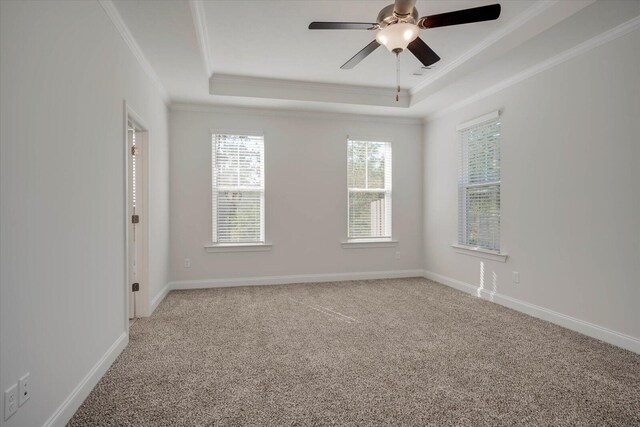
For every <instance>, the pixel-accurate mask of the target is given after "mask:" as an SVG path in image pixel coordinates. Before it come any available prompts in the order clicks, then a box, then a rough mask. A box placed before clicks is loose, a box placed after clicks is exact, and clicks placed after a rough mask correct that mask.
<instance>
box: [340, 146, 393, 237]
mask: <svg viewBox="0 0 640 427" xmlns="http://www.w3.org/2000/svg"><path fill="white" fill-rule="evenodd" d="M347 182H348V184H347V185H348V192H349V201H348V240H371V239H390V238H391V143H389V142H375V141H360V140H354V139H349V140H348V154H347Z"/></svg>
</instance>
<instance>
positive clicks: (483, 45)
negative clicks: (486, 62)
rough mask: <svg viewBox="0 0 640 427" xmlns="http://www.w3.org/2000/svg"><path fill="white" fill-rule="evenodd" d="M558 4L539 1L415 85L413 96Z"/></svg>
mask: <svg viewBox="0 0 640 427" xmlns="http://www.w3.org/2000/svg"><path fill="white" fill-rule="evenodd" d="M556 3H557V0H551V1H550V0H547V1H537V2H536V3H534V4H533V6H531V7H529V8H528V9H526V10H525V11H524V12H522V13H521V14H520V15H518V16H517V17H516V18H515V19H514V20H513V21H511V22H510V23H508V24H507V25H506V26H505V27H503V28H500V29H498V30H496V31H495V32H493V33H492V34H490V35H489V36H488V37H487V38H485V39H484V40H482V41H481V42H480V43H478V44H476V45H474V46H473V47H472V48H471V49H469V50H468V51H466V52H465V53H463V54H462V55H460V56H459V57H457V58H456V59H454V60H453V61H451V62H450V63H448V64H447V65H445V66H444V67H442V68H438V69H436V71H435V72H434V73H433V74H430V75H429V77H428V78H426V79H425V80H423V81H421V82H420V83H418V84H416V85H414V86H413V87H412V88H411V95H412V96H413V95H415V94H417V92H419V91H420V90H422V89H424V88H425V87H427V86H429V85H430V84H432V83H433V82H435V81H436V80H438V79H440V78H441V77H443V76H445V75H447V74H448V73H450V72H451V71H453V70H454V69H456V68H458V67H459V66H460V65H462V64H464V63H465V62H467V61H468V60H470V59H471V58H473V57H474V56H476V55H478V54H480V53H482V51H484V50H485V49H487V48H488V47H490V46H491V45H493V44H495V43H497V42H498V41H499V40H501V39H502V38H504V37H505V36H507V35H509V34H511V33H512V32H514V31H515V30H517V29H518V28H520V27H522V26H524V25H525V24H527V23H528V22H529V21H531V20H532V19H533V18H535V17H536V16H538V15H540V14H541V13H542V12H544V11H546V10H548V9H550V8H551V7H553V6H554V5H555V4H556Z"/></svg>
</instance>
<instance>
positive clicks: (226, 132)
mask: <svg viewBox="0 0 640 427" xmlns="http://www.w3.org/2000/svg"><path fill="white" fill-rule="evenodd" d="M209 130H210V131H211V136H212V137H213V135H239V136H255V137H258V138H264V137H265V135H264V131H262V130H233V129H216V128H210V129H209Z"/></svg>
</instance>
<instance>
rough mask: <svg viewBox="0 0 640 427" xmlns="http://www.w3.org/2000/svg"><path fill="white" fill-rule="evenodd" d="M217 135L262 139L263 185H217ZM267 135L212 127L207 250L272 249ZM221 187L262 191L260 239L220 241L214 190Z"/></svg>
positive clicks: (260, 132)
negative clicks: (268, 234)
mask: <svg viewBox="0 0 640 427" xmlns="http://www.w3.org/2000/svg"><path fill="white" fill-rule="evenodd" d="M216 135H230V136H240V137H242V136H244V137H254V138H255V137H258V138H261V139H262V150H261V171H260V172H261V184H262V185H261V187H260V189H255V188H244V189H243V187H240V186H238V187H229V186H215V185H214V181H215V163H214V162H215V158H216V157H215V150H216V145H215V137H216ZM266 139H267V138H266V135H265V133H264V132H262V131H246V130H227V129H210V139H209V141H210V149H211V153H210V154H211V157H210V158H211V204H210V206H211V234H210V243H207V244H205V249H206V250H207V252H245V251H246V252H250V251H251V252H253V251H264V250H270V249H271V246H272V245H271V244H270V243H268V242H267V240H266V197H265V194H266V180H265V169H266V167H265V166H266V161H265V157H266V156H265V148H266ZM220 188H223V189H224V188H227V191H234V192H260V204H261V210H260V240H257V241H246V242H220V241H219V236H218V233H217V231H218V212H217V206H216V200H215V198H214V192H215V191H216V189H217V191H221V190H220Z"/></svg>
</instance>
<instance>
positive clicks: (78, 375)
mask: <svg viewBox="0 0 640 427" xmlns="http://www.w3.org/2000/svg"><path fill="white" fill-rule="evenodd" d="M0 19H1V21H0V23H1V25H0V91H1V92H2V103H1V114H0V120H1V125H0V129H1V130H0V132H1V133H0V135H1V139H0V140H1V176H2V180H1V184H0V190H1V193H0V196H1V204H0V214H1V215H0V219H1V221H0V224H1V234H2V238H1V244H0V248H1V258H0V259H1V273H0V275H1V279H2V286H1V287H0V301H1V302H0V304H1V305H0V307H1V314H0V319H1V325H0V341H1V342H2V345H1V347H0V356H1V361H0V372H1V379H0V390H2V391H4V390H6V389H7V388H9V387H10V386H11V385H12V384H14V383H16V382H17V381H18V379H19V378H20V377H21V376H22V375H23V374H25V373H26V372H30V374H31V376H30V378H31V398H30V400H28V401H27V402H26V403H25V404H24V405H23V406H21V407H20V408H19V410H18V412H17V413H16V414H14V415H13V416H12V417H11V418H10V419H9V421H8V422H6V423H5V424H3V425H6V426H7V427H8V426H40V425H43V424H44V423H45V422H47V420H49V421H52V419H51V418H50V417H52V415H54V414H55V413H56V411H57V410H58V409H60V408H63V407H62V406H61V405H63V403H65V399H67V398H68V397H69V396H71V395H72V392H74V389H76V387H79V386H82V383H81V382H82V381H83V379H85V378H86V376H87V375H88V374H90V372H92V371H91V370H92V369H93V368H94V367H95V366H96V364H97V363H98V362H99V361H100V360H101V358H102V357H103V356H104V355H105V352H107V350H108V349H109V348H110V347H111V346H112V345H113V344H114V343H116V342H126V341H122V339H123V334H124V333H125V331H126V321H125V316H126V314H125V298H126V288H125V286H126V283H125V252H124V251H125V246H124V245H125V239H124V227H125V214H124V209H125V205H124V200H125V184H124V179H125V165H124V155H125V151H124V150H125V148H124V142H123V135H124V130H123V126H124V111H123V101H124V100H125V99H126V100H127V103H128V105H129V106H130V107H131V108H133V109H134V110H135V111H136V112H137V113H138V115H140V117H141V118H142V119H143V120H144V121H145V123H146V124H147V125H148V126H149V131H150V135H151V141H150V144H151V153H150V176H151V183H150V185H151V188H150V197H149V200H150V228H151V242H150V243H151V252H150V267H151V271H150V275H151V283H152V287H151V288H152V289H151V290H152V293H151V295H152V296H153V295H154V291H157V290H158V289H161V288H162V287H164V285H166V283H167V282H168V278H169V277H168V276H169V274H168V251H169V246H168V244H169V240H168V239H169V235H168V228H169V215H168V214H169V198H168V195H169V194H168V178H169V171H168V161H169V160H168V111H167V107H166V105H165V103H164V101H163V100H162V98H161V97H160V94H159V91H158V89H157V87H156V86H155V85H154V84H153V83H152V82H151V80H150V79H149V77H148V76H147V75H146V74H145V73H144V72H143V70H142V68H141V67H140V65H139V63H138V62H137V60H136V58H135V57H134V56H133V54H132V53H131V51H130V50H129V49H128V47H127V45H126V44H125V42H124V41H123V39H122V37H121V36H120V34H119V33H118V31H117V30H116V28H115V27H114V25H113V23H112V22H111V20H110V19H109V17H108V16H107V14H106V13H105V11H104V10H103V8H102V7H101V6H100V4H99V3H98V2H95V1H91V2H77V1H49V2H42V1H20V2H17V1H16V2H14V1H2V2H0ZM124 338H125V339H126V335H124ZM118 340H120V341H118ZM76 391H78V390H76ZM80 393H82V390H80ZM66 403H70V406H69V407H66V409H67V411H66V412H64V411H63V413H62V415H61V418H58V419H57V423H61V422H62V423H64V422H65V419H64V418H65V416H67V415H69V416H70V413H69V412H68V411H69V410H71V413H73V410H74V408H73V405H74V404H76V403H79V402H78V401H77V400H73V401H71V402H66ZM0 406H1V407H4V405H0ZM3 411H4V408H3ZM0 418H1V419H4V416H1V417H0Z"/></svg>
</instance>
